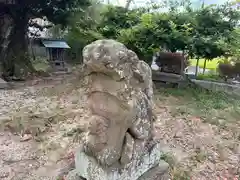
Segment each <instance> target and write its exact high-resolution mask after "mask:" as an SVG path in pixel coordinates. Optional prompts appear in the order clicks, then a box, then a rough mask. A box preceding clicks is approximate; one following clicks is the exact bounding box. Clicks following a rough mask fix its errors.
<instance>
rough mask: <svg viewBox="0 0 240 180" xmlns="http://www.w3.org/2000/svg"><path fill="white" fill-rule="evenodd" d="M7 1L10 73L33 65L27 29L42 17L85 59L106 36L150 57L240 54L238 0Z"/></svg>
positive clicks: (6, 66) (76, 56)
mask: <svg viewBox="0 0 240 180" xmlns="http://www.w3.org/2000/svg"><path fill="white" fill-rule="evenodd" d="M5 6H6V8H7V13H8V15H9V16H10V17H11V18H12V19H13V24H14V26H13V28H12V31H11V33H10V35H9V39H10V43H9V48H8V51H7V53H6V54H7V56H5V57H6V58H4V62H6V63H5V64H4V63H3V64H4V69H5V73H6V74H8V75H9V74H11V73H12V72H13V70H12V68H9V66H10V67H14V66H13V64H16V63H19V62H25V63H24V64H25V66H26V67H29V68H30V69H32V67H31V63H30V61H29V60H28V59H29V58H27V52H28V51H27V30H28V27H29V26H34V27H38V28H40V29H42V28H43V27H41V26H38V24H36V23H34V22H33V21H31V20H32V19H33V18H36V17H39V18H46V19H47V20H48V21H50V22H51V23H52V24H55V25H57V26H53V28H51V32H52V35H53V36H54V35H55V37H59V36H62V37H65V38H66V39H67V41H68V42H69V44H70V45H71V47H72V49H71V50H70V52H69V53H70V55H71V58H72V59H76V60H80V57H81V51H82V48H83V47H84V46H85V45H86V44H88V43H90V42H91V41H93V40H96V39H101V38H112V39H117V40H118V41H121V42H123V43H124V44H125V45H126V46H128V47H129V48H130V49H132V50H134V51H135V52H136V53H137V54H138V55H139V57H140V58H141V59H143V60H145V61H147V62H149V61H150V60H151V57H152V54H153V53H154V52H156V51H158V50H161V49H166V50H169V51H172V52H176V51H179V50H180V51H183V52H187V53H188V54H189V55H190V56H191V57H194V58H197V59H198V58H204V59H205V60H211V59H213V58H215V57H219V56H234V57H239V48H238V47H239V45H240V31H239V17H240V16H239V11H238V9H237V6H236V2H231V3H227V4H224V5H218V6H217V5H215V6H213V5H212V6H204V4H203V5H202V6H201V7H199V8H193V6H192V5H191V3H190V1H182V2H180V1H175V0H168V1H164V2H163V4H161V5H160V4H156V3H155V4H152V6H148V7H147V8H144V7H142V8H136V9H129V7H128V8H126V7H118V6H112V5H106V4H102V3H99V2H98V1H91V2H89V1H88V0H84V1H82V0H81V1H80V0H69V1H57V0H53V1H50V2H48V1H47V0H34V1H27V0H24V1H20V0H16V3H15V4H14V5H5ZM162 7H164V8H165V9H168V10H167V11H166V10H165V11H163V10H162ZM20 14H21V15H20ZM63 28H64V29H63ZM57 32H58V34H56V33H57ZM235 59H238V58H235ZM9 62H11V63H9ZM9 64H10V65H9Z"/></svg>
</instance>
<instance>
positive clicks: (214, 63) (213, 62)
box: [190, 58, 222, 70]
mask: <svg viewBox="0 0 240 180" xmlns="http://www.w3.org/2000/svg"><path fill="white" fill-rule="evenodd" d="M219 61H222V59H221V58H215V59H213V60H211V61H208V60H207V62H206V69H211V70H216V69H217V67H218V62H219ZM190 64H191V65H192V66H196V64H197V59H190ZM199 67H200V68H204V59H199Z"/></svg>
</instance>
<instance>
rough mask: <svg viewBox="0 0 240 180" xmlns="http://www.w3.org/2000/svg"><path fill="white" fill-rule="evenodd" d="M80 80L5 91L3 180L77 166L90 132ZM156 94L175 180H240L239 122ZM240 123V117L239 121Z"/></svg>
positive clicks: (1, 107)
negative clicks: (220, 120) (218, 119)
mask: <svg viewBox="0 0 240 180" xmlns="http://www.w3.org/2000/svg"><path fill="white" fill-rule="evenodd" d="M83 93H84V89H83V87H82V84H81V80H80V79H78V78H73V77H72V76H71V75H58V76H56V77H51V78H48V79H47V80H44V81H43V80H33V81H29V82H28V83H27V84H25V85H21V86H20V84H19V86H18V88H16V89H13V90H2V91H0V124H1V131H0V179H1V180H41V179H46V180H47V179H53V180H56V179H59V178H58V177H59V175H64V173H65V172H67V171H69V169H71V168H72V167H73V166H74V164H73V154H72V153H73V152H74V151H75V150H76V148H77V147H78V144H79V141H81V132H82V131H83V130H84V128H85V123H86V122H85V121H84V120H85V119H87V118H86V116H88V115H87V114H86V113H85V110H84V107H85V104H84V102H85V100H84V99H83V97H84V96H83ZM163 96H164V94H162V93H158V92H157V93H156V94H155V102H156V107H155V110H156V114H157V117H158V119H157V122H156V124H155V135H156V138H157V139H160V140H161V144H162V146H161V150H162V151H163V159H164V160H166V161H167V162H168V163H169V164H170V166H171V174H172V179H176V180H185V179H186V180H187V179H193V180H197V179H199V180H205V179H206V180H210V179H211V180H215V179H216V180H217V179H224V178H226V179H229V180H234V178H235V179H238V176H239V175H240V128H239V127H240V123H239V122H240V121H234V123H232V121H231V123H225V126H224V128H223V127H222V126H218V125H217V124H216V125H214V124H213V123H209V122H208V121H206V120H205V119H204V118H202V117H201V116H196V114H191V113H185V112H186V109H187V107H185V108H186V109H185V111H183V110H182V109H181V110H179V109H177V102H178V101H179V98H177V97H174V96H166V97H165V96H164V97H163ZM238 118H239V119H240V117H238Z"/></svg>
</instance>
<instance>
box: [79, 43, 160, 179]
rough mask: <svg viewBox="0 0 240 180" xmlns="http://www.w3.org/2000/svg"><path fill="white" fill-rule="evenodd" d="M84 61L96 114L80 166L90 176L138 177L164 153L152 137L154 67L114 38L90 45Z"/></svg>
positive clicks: (92, 111)
mask: <svg viewBox="0 0 240 180" xmlns="http://www.w3.org/2000/svg"><path fill="white" fill-rule="evenodd" d="M83 59H84V64H85V70H86V71H87V72H88V73H87V76H86V78H87V79H86V82H87V87H88V88H87V90H86V92H87V100H88V101H87V102H88V107H89V111H90V114H91V116H90V118H89V120H88V121H89V127H88V131H87V132H86V137H85V141H84V143H83V147H82V148H81V149H79V150H78V151H77V153H76V159H75V161H76V170H77V172H78V174H79V175H80V176H81V177H83V178H86V179H87V180H100V179H101V180H115V179H116V180H137V179H138V178H139V177H140V176H142V175H143V174H144V173H145V172H147V171H148V170H149V169H151V168H153V167H156V166H158V164H159V161H160V155H161V154H160V151H159V148H158V145H157V144H156V142H154V141H153V138H152V129H153V120H154V116H153V112H152V106H153V101H152V99H153V89H152V72H151V69H150V67H149V66H148V64H146V63H145V62H144V61H140V60H139V59H138V57H137V55H136V54H135V53H134V52H133V51H131V50H129V49H127V48H126V47H125V46H124V45H123V44H121V43H119V42H117V41H114V40H98V41H95V42H93V43H91V44H90V45H88V46H86V47H85V48H84V50H83Z"/></svg>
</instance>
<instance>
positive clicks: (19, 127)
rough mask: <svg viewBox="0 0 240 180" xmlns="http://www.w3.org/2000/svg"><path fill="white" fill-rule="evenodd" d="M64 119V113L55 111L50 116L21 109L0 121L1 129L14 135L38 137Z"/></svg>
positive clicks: (59, 110)
mask: <svg viewBox="0 0 240 180" xmlns="http://www.w3.org/2000/svg"><path fill="white" fill-rule="evenodd" d="M65 119H66V112H64V111H63V110H62V109H60V108H59V109H56V111H54V112H52V113H51V114H49V113H47V112H41V113H34V112H32V111H31V110H29V109H28V108H22V109H19V110H17V111H16V112H13V113H11V114H9V116H8V117H7V118H6V119H2V121H1V124H0V126H1V129H3V130H9V131H11V132H12V133H16V134H21V135H23V134H31V135H32V136H33V137H38V136H40V135H41V134H43V133H45V132H47V131H48V130H49V129H50V128H51V127H52V125H53V124H57V123H58V122H60V121H63V120H65ZM37 139H39V138H37Z"/></svg>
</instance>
